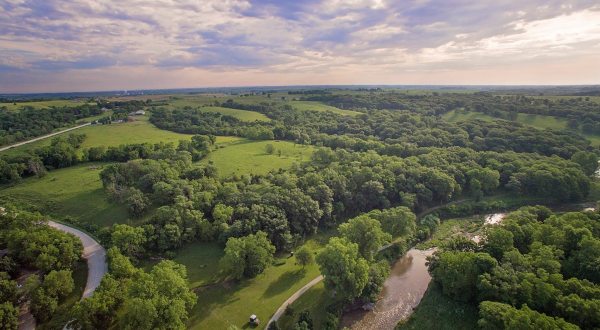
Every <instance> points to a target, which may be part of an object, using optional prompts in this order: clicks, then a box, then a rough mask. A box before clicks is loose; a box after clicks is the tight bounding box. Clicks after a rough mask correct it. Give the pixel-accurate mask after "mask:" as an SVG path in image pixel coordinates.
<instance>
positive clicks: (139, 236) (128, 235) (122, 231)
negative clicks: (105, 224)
mask: <svg viewBox="0 0 600 330" xmlns="http://www.w3.org/2000/svg"><path fill="white" fill-rule="evenodd" d="M144 243H146V234H145V232H144V228H142V227H132V226H129V225H125V224H115V225H114V226H113V228H112V233H111V244H112V245H113V246H115V247H117V248H118V249H119V250H120V251H121V252H122V253H123V254H125V255H126V256H129V257H133V256H139V254H141V253H142V252H143V250H144V247H143V245H144Z"/></svg>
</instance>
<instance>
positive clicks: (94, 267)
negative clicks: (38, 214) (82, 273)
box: [48, 221, 108, 299]
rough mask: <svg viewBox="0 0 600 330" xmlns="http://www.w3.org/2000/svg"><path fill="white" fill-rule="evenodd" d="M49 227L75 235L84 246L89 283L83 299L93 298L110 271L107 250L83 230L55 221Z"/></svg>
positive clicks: (49, 223)
mask: <svg viewBox="0 0 600 330" xmlns="http://www.w3.org/2000/svg"><path fill="white" fill-rule="evenodd" d="M48 225H49V226H50V227H53V228H56V229H58V230H61V231H64V232H66V233H69V234H73V235H75V236H77V237H79V239H80V240H81V243H82V244H83V258H84V259H86V260H87V266H88V276H87V283H86V285H85V290H84V291H83V296H82V297H81V298H82V299H83V298H87V297H89V296H91V295H92V293H94V290H96V288H97V287H98V286H99V285H100V281H102V277H103V276H104V274H106V272H107V271H108V266H107V264H106V250H105V249H104V248H103V247H102V245H100V244H99V243H98V242H96V241H95V240H94V239H93V238H92V237H90V236H89V235H88V234H86V233H84V232H82V231H81V230H78V229H75V228H72V227H69V226H66V225H63V224H60V223H56V222H54V221H48Z"/></svg>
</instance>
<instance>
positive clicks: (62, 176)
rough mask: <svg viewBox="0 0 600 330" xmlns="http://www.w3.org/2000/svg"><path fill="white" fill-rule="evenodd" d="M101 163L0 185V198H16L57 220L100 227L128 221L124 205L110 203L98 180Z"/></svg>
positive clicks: (87, 164) (19, 202)
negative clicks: (16, 183) (69, 218)
mask: <svg viewBox="0 0 600 330" xmlns="http://www.w3.org/2000/svg"><path fill="white" fill-rule="evenodd" d="M103 165H105V164H103V163H86V164H82V165H77V166H73V167H70V168H65V169H58V170H55V171H51V172H48V174H47V175H46V176H45V177H43V178H35V177H31V178H27V179H24V180H23V181H22V182H21V183H19V184H18V185H16V186H13V187H6V186H5V187H2V188H0V200H1V201H16V202H17V204H25V206H28V207H34V208H35V209H36V210H38V211H41V212H44V213H46V214H49V215H51V216H53V217H55V218H56V219H57V220H61V219H64V218H65V217H67V216H68V217H72V218H73V219H74V220H75V221H77V222H81V223H87V224H94V225H97V226H99V227H103V226H110V225H112V224H114V223H126V222H129V221H128V218H129V216H128V215H127V210H126V209H125V207H124V206H122V205H118V204H113V203H109V202H108V201H107V200H106V195H105V193H104V190H103V188H102V182H101V181H100V176H99V174H100V171H101V170H102V166H103Z"/></svg>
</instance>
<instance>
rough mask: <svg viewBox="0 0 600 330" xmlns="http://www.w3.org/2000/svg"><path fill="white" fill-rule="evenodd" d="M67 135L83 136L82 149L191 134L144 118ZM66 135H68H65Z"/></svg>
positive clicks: (35, 144) (18, 150)
mask: <svg viewBox="0 0 600 330" xmlns="http://www.w3.org/2000/svg"><path fill="white" fill-rule="evenodd" d="M69 133H75V134H85V135H86V139H85V141H83V144H82V146H81V147H82V148H90V147H98V146H106V147H110V146H118V145H121V144H130V143H144V142H148V143H158V142H165V143H168V142H174V143H177V142H178V141H179V140H189V139H191V137H192V135H191V134H180V133H175V132H171V131H166V130H162V129H159V128H157V127H156V126H154V125H152V124H151V123H150V122H149V121H148V118H147V117H145V116H140V117H136V121H133V122H127V123H117V124H111V125H94V126H87V127H84V128H81V129H78V130H74V131H72V132H69ZM67 134H68V133H67ZM236 139H237V138H234V137H231V138H230V137H224V138H219V139H218V140H217V142H224V141H227V140H236ZM51 140H52V139H45V140H41V141H36V142H33V143H30V144H26V145H23V146H20V147H17V148H13V149H9V150H6V151H4V152H3V153H7V154H12V155H15V154H22V153H25V152H27V151H28V150H33V149H35V148H38V147H41V146H46V145H49V144H50V141H51Z"/></svg>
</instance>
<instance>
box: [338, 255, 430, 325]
mask: <svg viewBox="0 0 600 330" xmlns="http://www.w3.org/2000/svg"><path fill="white" fill-rule="evenodd" d="M434 251H435V249H429V250H417V249H410V250H409V251H408V252H407V253H406V254H405V255H404V256H403V257H402V258H400V259H398V260H397V261H396V262H395V263H394V265H393V266H392V269H391V272H390V276H389V277H388V278H387V279H386V280H385V282H384V284H383V290H382V291H381V294H380V298H379V300H378V301H377V303H376V304H375V308H374V309H373V310H372V311H363V310H362V309H359V310H355V311H353V312H350V313H346V314H344V316H343V317H342V327H349V328H351V329H373V330H376V329H378V330H384V329H394V327H396V324H398V322H399V321H400V320H402V319H404V318H406V317H408V316H409V315H410V314H411V313H412V311H413V309H414V308H415V307H417V306H418V305H419V302H421V298H422V297H423V295H424V294H425V291H426V290H427V286H428V285H429V281H431V276H430V275H429V272H428V271H427V266H426V265H425V263H426V262H427V257H428V256H430V255H432V254H433V252H434Z"/></svg>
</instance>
